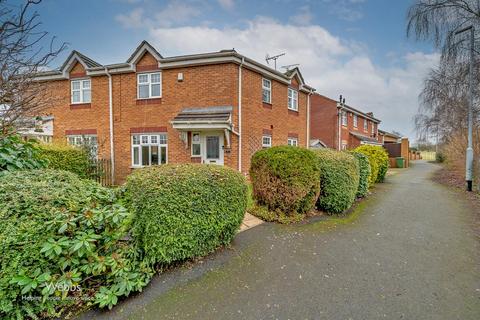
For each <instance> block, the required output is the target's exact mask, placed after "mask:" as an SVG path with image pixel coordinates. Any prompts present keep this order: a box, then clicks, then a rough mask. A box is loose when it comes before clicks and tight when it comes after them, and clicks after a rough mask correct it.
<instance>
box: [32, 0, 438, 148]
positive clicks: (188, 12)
mask: <svg viewBox="0 0 480 320" xmlns="http://www.w3.org/2000/svg"><path fill="white" fill-rule="evenodd" d="M411 2H412V1H411V0H316V1H308V0H301V1H293V0H270V1H259V0H258V1H240V0H186V1H180V0H166V1H153V0H96V1H95V0H83V1H54V0H44V2H43V3H42V4H41V5H39V6H37V7H36V9H37V11H38V13H39V14H40V19H41V21H42V22H43V25H42V27H43V28H44V29H45V30H46V31H49V32H50V33H51V34H52V35H55V36H57V37H58V39H59V40H60V41H65V42H68V43H69V50H68V52H65V53H64V54H63V55H62V56H60V57H59V58H58V59H57V60H55V61H54V62H53V65H52V67H58V66H60V65H61V64H62V63H63V60H64V59H65V57H66V55H68V53H69V52H70V50H73V49H76V50H78V51H80V52H82V53H84V54H85V55H87V56H89V57H91V58H92V59H94V60H96V61H98V62H100V63H104V64H107V63H117V62H124V61H125V60H126V59H127V58H128V57H129V55H130V54H131V53H132V51H133V50H134V49H135V47H136V46H137V45H138V44H139V43H140V42H141V41H142V40H143V39H145V40H147V41H149V42H150V43H151V44H152V45H154V46H155V47H156V48H157V50H158V51H159V52H160V53H161V54H162V55H163V56H173V55H179V54H193V53H201V52H210V51H217V50H221V49H231V48H235V50H237V51H238V52H240V53H241V54H244V55H246V56H248V57H250V58H253V59H255V60H257V61H259V62H262V63H265V55H266V54H267V53H268V54H270V55H275V54H279V53H286V55H285V56H284V57H281V58H280V59H279V60H278V68H279V69H280V66H283V65H289V64H296V63H299V64H300V69H301V71H302V73H303V75H304V78H305V80H306V82H307V83H308V84H309V85H312V86H313V87H315V88H316V89H317V91H318V92H319V93H320V94H323V95H326V96H329V97H331V98H333V99H337V98H338V96H339V95H340V94H342V95H343V96H344V97H346V100H347V104H349V105H351V106H353V107H355V108H359V109H361V110H362V111H365V112H368V111H372V112H374V114H375V116H376V117H377V118H379V119H381V120H382V124H381V125H380V128H382V129H384V130H386V131H392V130H396V131H399V132H401V133H402V134H403V135H406V136H409V137H410V138H411V139H413V138H414V137H415V132H414V130H413V122H412V117H413V116H414V115H415V113H416V111H417V108H418V94H419V92H420V90H421V87H422V80H423V79H424V77H425V76H426V74H427V72H428V70H429V68H431V67H432V66H434V65H435V64H436V63H437V61H438V58H439V56H438V54H437V53H436V52H435V51H434V50H433V49H432V48H431V47H430V46H429V45H428V44H425V43H419V42H415V41H414V40H412V39H407V37H406V35H405V16H406V11H407V9H408V7H409V5H410V4H411Z"/></svg>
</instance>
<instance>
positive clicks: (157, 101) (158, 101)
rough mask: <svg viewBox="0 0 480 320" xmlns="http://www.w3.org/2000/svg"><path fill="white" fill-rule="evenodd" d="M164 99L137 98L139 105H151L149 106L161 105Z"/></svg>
mask: <svg viewBox="0 0 480 320" xmlns="http://www.w3.org/2000/svg"><path fill="white" fill-rule="evenodd" d="M161 103H162V98H145V99H140V98H137V101H136V104H137V106H138V105H149V104H161Z"/></svg>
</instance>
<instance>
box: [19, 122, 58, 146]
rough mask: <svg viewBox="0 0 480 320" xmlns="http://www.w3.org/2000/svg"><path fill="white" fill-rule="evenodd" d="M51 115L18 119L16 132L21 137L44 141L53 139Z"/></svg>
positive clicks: (49, 141) (47, 141) (48, 141)
mask: <svg viewBox="0 0 480 320" xmlns="http://www.w3.org/2000/svg"><path fill="white" fill-rule="evenodd" d="M53 120H54V117H53V116H37V117H32V118H25V119H20V120H19V121H18V123H17V132H18V134H20V135H21V136H22V137H23V139H25V140H30V139H36V140H39V141H42V142H44V143H51V142H52V140H53Z"/></svg>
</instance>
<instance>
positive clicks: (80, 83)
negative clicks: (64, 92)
mask: <svg viewBox="0 0 480 320" xmlns="http://www.w3.org/2000/svg"><path fill="white" fill-rule="evenodd" d="M74 83H78V89H74V88H73V85H74ZM86 83H88V88H84V84H86ZM86 91H90V99H88V100H86V99H85V92H86ZM74 92H78V94H79V99H80V100H79V101H73V93H74ZM70 102H71V104H82V103H91V102H92V81H91V79H75V80H70Z"/></svg>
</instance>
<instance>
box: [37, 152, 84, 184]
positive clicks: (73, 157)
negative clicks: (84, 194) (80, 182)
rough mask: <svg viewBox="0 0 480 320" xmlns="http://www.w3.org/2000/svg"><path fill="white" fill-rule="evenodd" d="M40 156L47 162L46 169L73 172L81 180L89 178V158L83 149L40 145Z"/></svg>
mask: <svg viewBox="0 0 480 320" xmlns="http://www.w3.org/2000/svg"><path fill="white" fill-rule="evenodd" d="M40 154H41V157H42V158H43V159H45V160H46V161H47V162H48V165H47V166H48V168H51V169H58V170H65V171H69V172H73V173H75V174H77V175H78V176H79V177H81V178H89V177H90V171H91V170H90V168H91V163H90V156H89V153H88V151H87V150H86V149H85V148H78V147H73V146H69V145H67V144H45V145H42V147H41V153H40Z"/></svg>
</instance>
